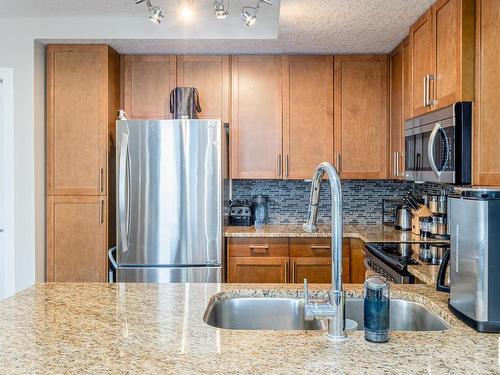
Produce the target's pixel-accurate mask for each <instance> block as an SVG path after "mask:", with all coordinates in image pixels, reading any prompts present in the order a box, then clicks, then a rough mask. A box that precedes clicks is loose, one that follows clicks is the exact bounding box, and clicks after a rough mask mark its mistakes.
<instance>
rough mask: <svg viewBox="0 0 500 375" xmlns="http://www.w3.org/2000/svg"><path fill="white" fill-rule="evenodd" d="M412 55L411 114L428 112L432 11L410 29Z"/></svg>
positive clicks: (431, 65) (416, 114)
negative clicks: (427, 80) (427, 79)
mask: <svg viewBox="0 0 500 375" xmlns="http://www.w3.org/2000/svg"><path fill="white" fill-rule="evenodd" d="M410 48H411V54H412V105H413V109H412V114H413V116H418V115H421V114H422V113H425V112H427V111H429V106H428V105H427V103H426V99H427V95H428V91H426V88H427V82H426V77H428V76H429V75H430V74H431V73H432V71H433V64H432V54H433V53H432V10H431V9H429V10H428V11H427V12H426V13H425V14H424V15H422V17H420V18H419V20H418V21H417V22H416V23H415V25H413V26H412V27H411V29H410Z"/></svg>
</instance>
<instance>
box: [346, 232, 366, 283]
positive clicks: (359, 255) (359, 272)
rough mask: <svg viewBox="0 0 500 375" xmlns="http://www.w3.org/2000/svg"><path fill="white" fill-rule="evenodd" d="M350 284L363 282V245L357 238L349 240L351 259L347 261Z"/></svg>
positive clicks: (364, 268) (364, 270)
mask: <svg viewBox="0 0 500 375" xmlns="http://www.w3.org/2000/svg"><path fill="white" fill-rule="evenodd" d="M349 264H350V266H349V269H350V282H351V283H352V284H362V283H364V282H365V273H366V267H365V243H364V242H363V241H361V240H359V239H357V238H352V239H351V257H350V259H349Z"/></svg>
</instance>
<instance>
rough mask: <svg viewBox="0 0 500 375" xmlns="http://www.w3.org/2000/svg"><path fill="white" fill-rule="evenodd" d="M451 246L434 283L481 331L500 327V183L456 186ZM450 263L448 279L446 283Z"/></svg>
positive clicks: (466, 320)
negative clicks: (485, 186) (447, 285)
mask: <svg viewBox="0 0 500 375" xmlns="http://www.w3.org/2000/svg"><path fill="white" fill-rule="evenodd" d="M448 215H449V223H450V225H449V232H450V241H451V247H450V252H449V254H447V255H446V256H445V257H444V258H443V261H442V263H441V268H440V270H439V275H438V282H437V289H438V290H441V291H447V289H448V290H449V292H450V299H449V302H448V306H449V308H450V310H451V311H452V312H453V313H454V314H455V315H456V316H457V317H458V318H459V319H460V320H462V321H463V322H464V323H466V324H467V325H469V326H471V327H472V328H474V329H476V330H477V331H480V332H500V298H499V295H500V272H499V270H500V188H481V187H467V188H456V189H455V191H454V193H453V194H451V195H450V196H449V199H448ZM448 263H449V264H450V285H449V288H447V287H446V286H445V285H444V279H445V276H444V275H445V273H446V269H447V265H448Z"/></svg>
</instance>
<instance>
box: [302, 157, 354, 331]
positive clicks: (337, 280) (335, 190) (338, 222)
mask: <svg viewBox="0 0 500 375" xmlns="http://www.w3.org/2000/svg"><path fill="white" fill-rule="evenodd" d="M325 173H326V174H327V175H328V179H329V182H330V192H331V196H332V206H331V214H332V237H331V241H332V242H331V253H332V287H331V291H330V293H329V304H330V305H331V307H332V309H334V310H336V314H335V317H334V318H333V319H329V320H328V336H329V337H331V338H333V339H337V340H339V339H344V338H345V337H346V331H345V319H344V305H345V298H344V292H343V289H342V188H341V183H340V177H339V174H338V173H337V170H336V169H335V167H334V166H333V165H332V164H331V163H329V162H323V163H321V164H319V165H318V166H317V167H316V170H315V171H314V175H313V179H312V183H311V195H310V197H309V209H308V216H307V222H306V223H305V224H304V226H303V228H304V230H305V231H306V232H314V231H316V230H317V229H318V226H317V224H316V222H317V216H318V204H319V198H320V187H321V181H322V180H323V176H324V174H325ZM319 318H321V317H319Z"/></svg>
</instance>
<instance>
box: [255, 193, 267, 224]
mask: <svg viewBox="0 0 500 375" xmlns="http://www.w3.org/2000/svg"><path fill="white" fill-rule="evenodd" d="M252 203H253V217H254V222H255V226H262V225H265V224H266V223H267V197H265V196H263V195H262V194H259V195H257V196H256V197H254V198H253V201H252Z"/></svg>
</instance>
